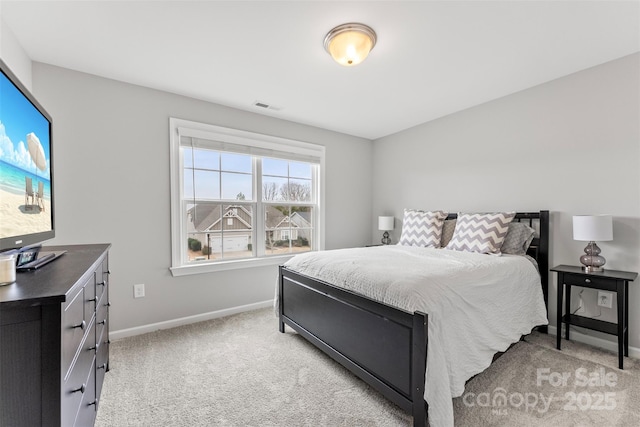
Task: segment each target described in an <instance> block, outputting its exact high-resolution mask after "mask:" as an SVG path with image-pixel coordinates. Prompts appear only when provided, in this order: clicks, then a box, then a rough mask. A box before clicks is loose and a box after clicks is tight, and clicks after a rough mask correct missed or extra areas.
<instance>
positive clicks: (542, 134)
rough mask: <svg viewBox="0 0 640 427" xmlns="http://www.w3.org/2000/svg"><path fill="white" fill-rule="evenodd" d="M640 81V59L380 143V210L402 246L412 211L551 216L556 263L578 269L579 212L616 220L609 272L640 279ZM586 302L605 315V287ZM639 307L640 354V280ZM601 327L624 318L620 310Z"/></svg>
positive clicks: (633, 336) (633, 301)
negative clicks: (405, 218)
mask: <svg viewBox="0 0 640 427" xmlns="http://www.w3.org/2000/svg"><path fill="white" fill-rule="evenodd" d="M639 80H640V54H634V55H631V56H628V57H625V58H622V59H619V60H616V61H613V62H610V63H606V64H603V65H600V66H597V67H594V68H591V69H587V70H584V71H581V72H578V73H575V74H572V75H569V76H566V77H564V78H561V79H558V80H554V81H551V82H549V83H546V84H543V85H540V86H537V87H534V88H531V89H528V90H524V91H522V92H519V93H516V94H513V95H511V96H507V97H504V98H501V99H498V100H495V101H493V102H489V103H487V104H483V105H480V106H477V107H474V108H470V109H468V110H465V111H462V112H459V113H456V114H453V115H450V116H447V117H443V118H441V119H438V120H434V121H432V122H429V123H425V124H422V125H420V126H417V127H414V128H411V129H408V130H406V131H403V132H400V133H398V134H395V135H391V136H388V137H385V138H382V139H379V140H376V141H374V149H373V170H374V171H375V173H374V175H373V177H374V178H373V189H374V191H373V212H374V213H375V214H376V215H383V214H388V215H390V214H393V215H395V217H396V229H395V230H394V233H393V236H394V241H396V242H397V240H398V239H399V237H400V233H401V227H402V226H401V220H402V210H403V208H422V209H445V210H448V211H450V212H456V211H476V212H477V211H500V210H518V211H531V210H540V209H548V210H550V211H551V220H552V224H551V260H550V264H551V266H553V265H557V264H573V265H575V264H577V263H578V257H579V255H580V254H581V253H582V250H583V248H584V246H585V242H576V241H573V240H572V216H573V215H577V214H598V213H609V214H612V215H613V216H614V240H613V241H612V242H602V243H600V242H599V243H598V244H599V246H600V247H601V249H602V251H603V253H602V254H603V255H604V256H605V258H607V264H606V267H608V268H610V269H616V270H627V271H636V272H637V271H640V105H639V104H640V84H639ZM372 232H373V233H375V235H376V236H377V234H379V232H377V231H376V230H375V225H372ZM551 277H552V281H551V285H550V290H549V293H550V301H549V305H550V320H551V321H552V325H554V326H555V322H556V321H555V313H556V310H555V304H556V297H555V295H556V283H555V275H553V276H551ZM574 295H575V294H574ZM584 298H585V299H586V300H587V302H588V305H590V307H587V308H588V309H589V310H590V311H591V314H592V315H593V314H597V313H598V309H596V307H595V302H594V301H595V295H594V293H593V291H589V292H585V294H584ZM574 300H576V298H574ZM614 307H615V306H614ZM629 307H630V314H629V318H630V324H631V326H630V335H629V337H630V343H631V345H632V346H635V347H640V310H638V307H640V280H639V281H638V282H637V283H632V284H631V286H630V303H629ZM601 319H604V320H612V321H614V322H615V316H614V313H613V311H612V310H608V309H605V310H603V313H602V316H601ZM585 333H589V334H592V335H599V334H597V333H592V332H587V331H585ZM599 336H602V335H599ZM606 337H607V338H609V337H610V336H606ZM609 339H611V338H609Z"/></svg>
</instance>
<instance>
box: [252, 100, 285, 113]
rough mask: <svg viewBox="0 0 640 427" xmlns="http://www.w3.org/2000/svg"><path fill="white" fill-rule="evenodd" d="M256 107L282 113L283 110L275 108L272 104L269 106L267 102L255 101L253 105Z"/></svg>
mask: <svg viewBox="0 0 640 427" xmlns="http://www.w3.org/2000/svg"><path fill="white" fill-rule="evenodd" d="M253 106H254V107H258V108H264V109H265V110H273V111H280V110H282V108H281V107H278V106H275V105H271V104H267V103H266V102H262V101H255V102H254V103H253Z"/></svg>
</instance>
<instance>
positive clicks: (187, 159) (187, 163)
mask: <svg viewBox="0 0 640 427" xmlns="http://www.w3.org/2000/svg"><path fill="white" fill-rule="evenodd" d="M181 149H182V159H183V161H184V167H185V168H192V167H193V157H191V156H192V155H193V151H192V149H191V147H181Z"/></svg>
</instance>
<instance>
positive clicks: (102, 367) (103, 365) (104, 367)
mask: <svg viewBox="0 0 640 427" xmlns="http://www.w3.org/2000/svg"><path fill="white" fill-rule="evenodd" d="M97 369H107V364H106V363H103V364H102V365H100V366H98V368H97Z"/></svg>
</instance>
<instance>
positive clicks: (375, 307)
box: [278, 211, 549, 426]
mask: <svg viewBox="0 0 640 427" xmlns="http://www.w3.org/2000/svg"><path fill="white" fill-rule="evenodd" d="M456 216H457V215H456V214H450V215H449V217H448V218H447V219H454V218H456ZM514 221H520V222H526V223H528V224H529V225H530V226H532V227H535V225H536V224H535V223H536V222H538V223H539V227H538V228H537V229H538V230H539V237H536V238H535V239H534V240H533V242H532V244H531V247H530V248H529V252H528V254H529V255H530V256H532V257H533V258H535V260H536V261H537V262H538V267H539V269H540V272H541V282H542V291H543V295H544V303H545V306H547V308H548V294H549V292H548V286H549V282H548V280H549V211H540V212H526V213H518V214H516V217H515V219H514ZM278 282H279V285H278V286H279V297H278V298H279V307H278V309H279V315H280V325H279V329H280V332H284V330H285V325H288V326H290V327H291V328H293V329H294V330H295V331H296V332H298V333H299V334H300V335H302V336H303V337H305V338H306V339H307V340H308V341H310V342H311V343H312V344H314V345H315V346H316V347H318V348H319V349H320V350H322V351H324V352H325V353H326V354H328V355H329V356H330V357H331V358H333V359H334V360H336V361H337V362H338V363H340V364H341V365H343V366H344V367H345V368H347V369H348V370H349V371H351V372H352V373H353V374H355V375H356V376H358V377H359V378H361V379H362V380H363V381H365V382H366V383H367V384H369V385H370V386H371V387H373V388H374V389H376V390H377V391H379V392H380V393H382V395H384V396H385V397H386V398H387V399H389V400H391V401H392V402H394V403H395V404H397V405H398V406H400V407H401V408H402V409H404V410H405V411H407V412H410V413H411V414H412V415H413V425H414V426H425V425H426V415H427V405H426V402H425V401H424V384H425V371H426V365H427V340H428V336H427V322H428V317H429V316H428V314H427V313H421V312H415V313H409V312H407V311H404V310H400V309H397V308H394V307H391V306H388V305H385V304H382V303H379V302H377V301H374V300H371V299H369V298H366V297H364V296H361V295H359V294H356V293H353V292H350V291H347V290H344V289H340V288H337V287H334V286H332V285H331V284H329V283H326V282H323V281H321V280H317V279H314V278H311V277H308V276H305V275H302V274H299V273H296V272H294V271H291V270H289V269H287V268H286V267H284V266H280V277H279V281H278ZM539 329H540V330H541V331H542V332H544V333H546V332H547V328H546V326H542V327H539Z"/></svg>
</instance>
